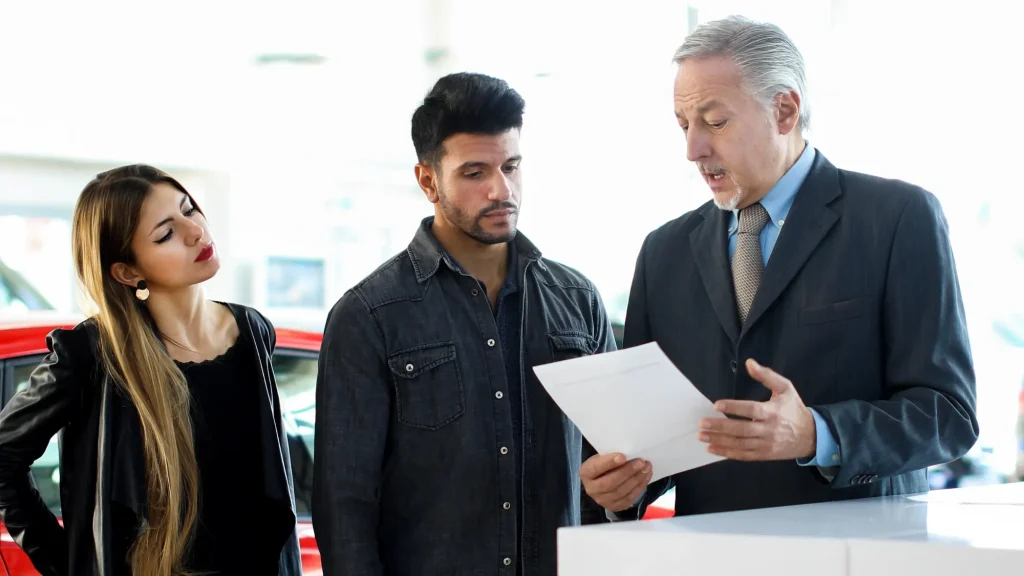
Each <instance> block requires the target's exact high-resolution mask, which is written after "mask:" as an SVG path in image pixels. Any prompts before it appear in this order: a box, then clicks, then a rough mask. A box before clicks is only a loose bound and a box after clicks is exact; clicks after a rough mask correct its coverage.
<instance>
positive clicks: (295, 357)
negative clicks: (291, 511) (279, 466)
mask: <svg viewBox="0 0 1024 576" xmlns="http://www.w3.org/2000/svg"><path fill="white" fill-rule="evenodd" d="M316 371H317V356H316V354H313V353H308V352H299V351H288V350H280V349H279V350H277V351H276V352H275V353H274V375H275V377H276V378H277V390H278V394H279V395H280V397H281V415H282V417H283V419H284V427H285V432H286V433H287V434H288V448H289V450H290V451H291V456H292V479H293V481H294V484H295V508H296V509H295V513H296V514H297V515H298V516H299V518H303V517H306V518H308V517H309V516H310V514H311V512H310V510H311V506H312V497H313V426H314V424H315V423H316Z"/></svg>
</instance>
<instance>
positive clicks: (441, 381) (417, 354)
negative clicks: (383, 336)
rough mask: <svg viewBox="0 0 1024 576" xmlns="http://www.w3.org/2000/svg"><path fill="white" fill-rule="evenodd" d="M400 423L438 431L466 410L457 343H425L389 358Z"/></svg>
mask: <svg viewBox="0 0 1024 576" xmlns="http://www.w3.org/2000/svg"><path fill="white" fill-rule="evenodd" d="M388 367H389V368H390V369H391V374H392V376H393V378H392V379H393V380H394V384H395V399H396V402H397V406H398V421H399V422H401V423H402V424H405V425H407V426H412V427H414V428H423V429H426V430H437V429H439V428H441V427H443V426H444V425H446V424H448V423H450V422H452V421H454V420H455V419H457V418H458V417H459V416H462V414H463V413H464V412H465V411H466V398H465V395H464V393H463V389H462V377H461V375H460V374H459V365H458V362H456V361H455V344H453V343H451V342H445V343H438V344H424V345H421V346H416V347H414V348H407V349H405V350H402V351H399V352H395V353H394V354H391V355H390V356H388Z"/></svg>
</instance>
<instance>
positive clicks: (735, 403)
mask: <svg viewBox="0 0 1024 576" xmlns="http://www.w3.org/2000/svg"><path fill="white" fill-rule="evenodd" d="M772 408H773V407H772V406H771V404H769V403H767V402H754V401H752V400H719V401H718V402H715V410H718V411H719V412H721V413H722V414H731V415H733V416H742V417H744V418H750V419H751V420H767V419H768V417H769V416H770V415H771V410H772ZM715 420H716V419H710V418H709V419H708V421H709V422H713V421H715Z"/></svg>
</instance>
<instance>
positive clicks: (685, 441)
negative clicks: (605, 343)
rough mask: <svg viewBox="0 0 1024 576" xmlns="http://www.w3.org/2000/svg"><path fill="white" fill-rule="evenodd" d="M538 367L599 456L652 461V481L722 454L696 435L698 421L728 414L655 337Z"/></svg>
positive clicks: (539, 375)
mask: <svg viewBox="0 0 1024 576" xmlns="http://www.w3.org/2000/svg"><path fill="white" fill-rule="evenodd" d="M533 370H534V372H535V373H536V374H537V378H539V379H540V382H541V384H542V385H543V386H544V388H545V389H547V391H548V394H550V395H551V398H552V399H554V401H555V403H556V404H558V406H559V407H560V408H561V409H562V411H563V412H565V414H566V416H568V417H569V419H571V420H572V421H573V422H574V423H575V424H576V426H577V427H578V428H579V429H580V431H581V432H583V435H584V436H585V437H586V438H587V440H588V441H590V444H591V445H592V446H593V447H594V449H595V450H597V452H598V453H599V454H609V453H613V452H620V453H622V454H625V455H626V458H630V459H631V458H643V459H644V460H647V461H649V462H650V463H651V465H652V466H653V468H654V470H653V476H652V477H651V481H652V482H653V481H655V480H658V479H660V478H664V477H666V476H671V475H673V474H678V473H679V472H684V471H686V470H692V469H693V468H697V467H700V466H704V465H707V464H711V463H713V462H718V461H720V460H724V458H722V457H720V456H715V455H714V454H709V453H708V452H707V446H708V445H707V444H705V443H704V442H701V441H700V440H698V439H697V433H698V431H699V429H700V421H701V419H703V418H725V416H724V415H722V414H721V413H720V412H718V411H716V410H715V409H714V405H713V404H712V403H711V401H710V400H708V399H707V397H706V396H704V394H702V393H701V392H700V391H699V390H697V389H696V388H695V387H694V386H693V384H692V383H691V382H690V381H689V380H688V379H687V378H686V376H684V375H683V374H682V373H681V372H680V371H679V370H678V369H677V368H676V367H675V365H674V364H672V361H671V360H669V359H668V357H667V356H665V353H664V352H663V351H662V350H661V348H660V347H659V346H658V345H657V344H656V343H653V342H652V343H650V344H645V345H643V346H637V347H635V348H627V349H625V350H618V351H616V352H609V353H607V354H597V355H594V356H584V357H582V358H575V359H572V360H565V361H562V362H554V363H552V364H545V365H542V366H536V367H534V369H533Z"/></svg>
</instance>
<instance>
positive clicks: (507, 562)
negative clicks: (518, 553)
mask: <svg viewBox="0 0 1024 576" xmlns="http://www.w3.org/2000/svg"><path fill="white" fill-rule="evenodd" d="M502 562H503V563H504V564H505V566H511V565H512V559H511V558H505V559H504V560H502Z"/></svg>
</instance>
